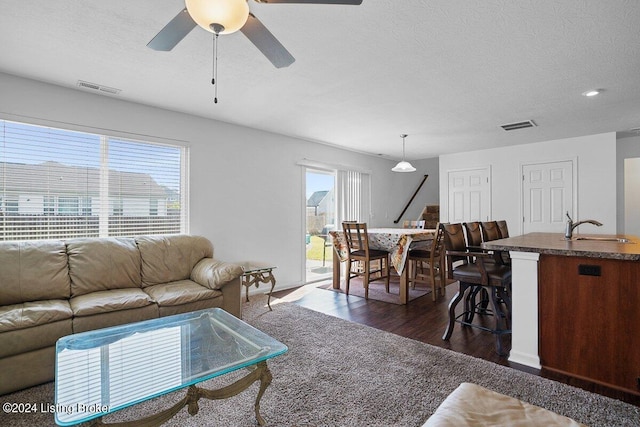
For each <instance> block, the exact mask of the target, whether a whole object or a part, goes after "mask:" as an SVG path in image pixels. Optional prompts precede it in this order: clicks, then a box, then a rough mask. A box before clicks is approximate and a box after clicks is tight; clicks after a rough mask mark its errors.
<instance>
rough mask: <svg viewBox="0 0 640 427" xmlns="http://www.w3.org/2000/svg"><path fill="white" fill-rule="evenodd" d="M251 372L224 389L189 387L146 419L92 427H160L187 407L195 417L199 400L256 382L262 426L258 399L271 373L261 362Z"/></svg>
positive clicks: (259, 418)
mask: <svg viewBox="0 0 640 427" xmlns="http://www.w3.org/2000/svg"><path fill="white" fill-rule="evenodd" d="M249 369H252V371H251V372H250V373H249V374H247V375H245V376H244V377H242V378H240V379H239V380H238V381H236V382H234V383H233V384H229V385H228V386H226V387H222V388H220V389H217V390H208V389H204V388H200V387H196V386H195V385H191V386H189V389H188V390H187V395H186V396H185V397H184V398H183V399H181V400H180V401H179V402H178V403H176V404H175V405H173V406H172V407H170V408H168V409H165V410H164V411H161V412H159V413H157V414H154V415H151V416H149V417H146V418H142V419H139V420H135V421H128V422H122V423H105V422H103V420H102V418H98V419H96V420H93V422H92V425H94V426H111V427H114V426H115V427H153V426H160V425H162V424H164V423H165V422H167V421H168V420H169V419H171V418H172V417H173V416H174V415H175V414H177V413H178V412H180V410H181V409H182V408H184V407H185V406H187V407H188V411H189V414H190V415H196V414H197V413H198V411H199V410H200V406H199V405H198V401H199V400H200V399H201V398H204V399H209V400H220V399H226V398H228V397H232V396H235V395H236V394H239V393H241V392H243V391H244V390H246V389H247V388H249V386H251V384H253V383H254V382H256V381H260V390H259V391H258V396H257V397H256V403H255V411H256V420H257V421H258V424H259V425H261V426H263V425H265V424H266V421H265V420H264V418H262V415H260V399H262V395H263V394H264V392H265V390H266V389H267V387H269V384H271V380H272V379H273V376H272V375H271V371H269V368H268V367H267V362H266V361H262V362H259V363H258V364H257V365H255V366H253V367H252V368H251V367H250V368H249Z"/></svg>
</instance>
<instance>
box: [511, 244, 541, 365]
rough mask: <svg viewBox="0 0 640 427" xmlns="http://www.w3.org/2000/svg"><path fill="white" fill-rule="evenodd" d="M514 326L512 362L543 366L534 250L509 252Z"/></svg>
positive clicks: (512, 331)
mask: <svg viewBox="0 0 640 427" xmlns="http://www.w3.org/2000/svg"><path fill="white" fill-rule="evenodd" d="M509 254H510V256H511V270H512V274H513V277H512V295H511V304H512V325H511V334H512V335H511V353H510V354H509V361H510V362H514V363H519V364H521V365H526V366H530V367H532V368H537V369H540V368H541V366H540V356H539V353H538V259H539V258H540V254H539V253H535V252H509Z"/></svg>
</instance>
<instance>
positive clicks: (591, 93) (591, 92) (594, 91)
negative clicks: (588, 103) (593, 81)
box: [582, 89, 602, 96]
mask: <svg viewBox="0 0 640 427" xmlns="http://www.w3.org/2000/svg"><path fill="white" fill-rule="evenodd" d="M601 93H602V89H591V90H588V91H586V92H582V96H596V95H599V94H601Z"/></svg>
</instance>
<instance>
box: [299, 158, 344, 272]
mask: <svg viewBox="0 0 640 427" xmlns="http://www.w3.org/2000/svg"><path fill="white" fill-rule="evenodd" d="M305 221H306V246H305V250H306V257H305V259H306V278H305V282H307V283H310V282H316V281H319V280H324V279H327V278H329V277H331V273H332V268H331V267H332V252H331V251H332V248H331V237H330V236H329V234H328V232H329V231H331V230H334V229H336V225H337V217H336V174H335V172H334V171H323V170H319V169H310V168H307V170H306V215H305Z"/></svg>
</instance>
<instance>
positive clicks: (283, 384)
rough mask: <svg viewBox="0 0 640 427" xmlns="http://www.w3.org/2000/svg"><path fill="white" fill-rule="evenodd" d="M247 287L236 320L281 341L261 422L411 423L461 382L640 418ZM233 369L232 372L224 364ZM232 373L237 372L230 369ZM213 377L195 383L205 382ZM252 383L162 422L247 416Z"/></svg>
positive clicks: (159, 403) (10, 419)
mask: <svg viewBox="0 0 640 427" xmlns="http://www.w3.org/2000/svg"><path fill="white" fill-rule="evenodd" d="M265 303H266V298H265V297H262V296H259V297H253V298H252V301H251V303H249V304H245V306H244V307H245V314H244V317H245V320H246V321H248V322H249V323H251V324H252V325H254V326H256V327H257V328H259V329H261V330H263V331H265V332H266V333H268V334H270V335H271V336H273V337H274V338H277V339H278V340H280V341H282V342H284V343H285V344H287V345H288V346H289V352H288V353H287V354H285V355H283V356H280V357H278V358H275V359H272V360H271V361H270V362H269V367H270V369H271V372H272V373H273V382H272V384H271V386H270V387H269V388H268V389H267V391H266V393H265V395H264V397H263V398H262V405H261V406H262V410H261V413H262V415H263V416H264V418H265V419H266V421H267V423H268V425H270V426H349V427H351V426H420V425H421V424H422V423H423V422H424V421H425V420H426V419H427V418H428V417H429V415H430V414H432V413H433V411H435V409H436V408H437V406H438V405H439V404H440V403H441V402H442V401H443V400H444V398H445V397H446V396H447V395H448V394H449V393H451V392H452V391H453V390H454V389H455V388H456V387H457V386H458V385H459V384H460V383H461V382H465V381H466V382H474V383H477V384H480V385H482V386H484V387H487V388H490V389H492V390H495V391H497V392H500V393H504V394H507V395H510V396H513V397H516V398H519V399H522V400H525V401H527V402H529V403H532V404H535V405H539V406H542V407H545V408H547V409H550V410H552V411H554V412H557V413H560V414H562V415H566V416H568V417H571V418H574V419H575V420H577V421H579V422H582V423H584V424H586V425H588V426H592V427H596V426H640V408H638V407H636V406H633V405H629V404H625V403H623V402H620V401H617V400H613V399H610V398H606V397H603V396H599V395H596V394H592V393H588V392H585V391H583V390H580V389H576V388H573V387H570V386H567V385H564V384H560V383H556V382H553V381H550V380H547V379H544V378H540V377H536V376H533V375H529V374H526V373H523V372H520V371H516V370H513V369H510V368H506V367H503V366H498V365H495V364H493V363H490V362H486V361H483V360H479V359H475V358H472V357H469V356H465V355H462V354H458V353H454V352H452V351H448V350H444V349H440V348H437V347H433V346H430V345H427V344H423V343H420V342H417V341H413V340H410V339H407V338H402V337H399V336H397V335H393V334H390V333H387V332H383V331H379V330H376V329H373V328H369V327H367V326H363V325H359V324H355V323H350V322H348V321H345V320H341V319H338V318H334V317H331V316H327V315H324V314H321V313H317V312H314V311H311V310H308V309H305V308H302V307H299V306H297V305H295V304H292V303H278V302H277V300H276V303H273V302H272V306H273V309H274V310H273V312H269V311H268V309H267V308H266V307H265ZM232 375H236V374H232ZM236 377H237V375H236ZM217 384H220V382H219V381H216V380H212V381H208V382H206V383H203V385H204V386H209V387H210V388H214V387H215V386H216V385H217ZM183 393H184V392H183V391H179V392H176V393H173V394H172V395H169V396H165V397H162V398H158V399H155V400H153V401H151V402H146V403H143V404H140V405H138V406H136V407H134V408H129V409H126V410H123V411H121V412H120V413H118V414H115V415H113V416H110V417H107V418H106V419H105V421H106V422H115V421H122V420H125V419H135V418H138V417H141V416H144V415H145V414H149V413H150V412H151V411H154V410H156V411H158V410H161V409H163V408H166V407H167V406H168V404H169V403H170V402H175V401H177V400H179V399H180V398H182V396H183ZM256 393H257V386H256V385H253V386H252V387H250V388H249V389H248V390H246V391H245V392H243V393H242V394H240V395H238V396H235V397H233V398H230V399H228V400H225V401H207V400H201V401H200V412H199V413H198V414H197V415H196V416H193V417H191V416H189V415H188V413H187V412H186V410H183V411H181V412H180V413H179V414H178V415H177V416H176V417H174V418H173V419H172V421H170V422H169V423H167V424H166V425H171V426H255V425H257V424H256V421H255V418H254V415H253V401H254V399H255V396H256ZM52 398H53V384H45V385H43V386H38V387H33V388H31V389H28V390H25V391H21V392H18V393H14V394H10V395H7V396H2V397H0V400H1V401H2V403H4V402H23V403H26V402H31V403H38V405H39V403H40V402H51V401H52ZM0 425H2V426H50V425H54V422H53V416H52V415H51V414H42V413H35V414H23V415H13V414H11V415H8V414H5V413H3V412H0Z"/></svg>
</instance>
